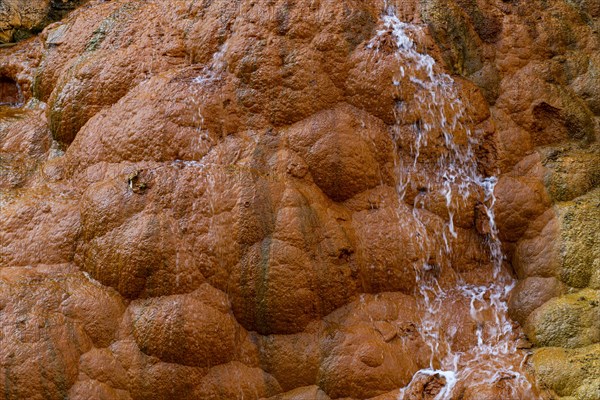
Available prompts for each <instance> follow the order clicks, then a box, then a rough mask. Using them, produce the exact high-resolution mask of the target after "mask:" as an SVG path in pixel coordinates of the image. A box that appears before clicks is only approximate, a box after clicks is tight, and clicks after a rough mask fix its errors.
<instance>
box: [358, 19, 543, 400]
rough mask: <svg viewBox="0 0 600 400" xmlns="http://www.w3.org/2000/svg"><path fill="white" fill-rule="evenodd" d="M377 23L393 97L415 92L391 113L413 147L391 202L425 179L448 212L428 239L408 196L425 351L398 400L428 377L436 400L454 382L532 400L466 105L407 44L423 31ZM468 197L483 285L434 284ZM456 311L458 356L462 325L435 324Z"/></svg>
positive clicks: (419, 204) (488, 181) (490, 186)
mask: <svg viewBox="0 0 600 400" xmlns="http://www.w3.org/2000/svg"><path fill="white" fill-rule="evenodd" d="M382 20H383V25H384V29H383V30H381V31H379V32H378V33H377V36H376V37H375V38H374V39H373V40H372V41H371V42H370V43H369V46H368V47H369V48H371V49H372V50H373V51H374V52H379V51H381V48H380V45H381V44H382V43H387V44H388V45H389V43H390V38H391V39H392V40H391V42H392V43H393V47H394V52H395V53H394V54H395V57H396V59H397V60H398V64H399V67H398V73H397V76H396V77H395V78H394V80H393V81H392V82H390V83H391V84H392V85H394V86H395V87H396V88H397V89H398V91H399V92H402V90H403V88H406V87H407V85H408V86H410V88H411V89H413V90H414V99H415V101H414V102H411V103H410V108H411V109H410V110H408V109H407V106H406V105H405V104H406V103H401V104H400V105H399V106H398V109H397V110H396V112H397V113H396V116H397V121H398V125H397V127H396V128H398V129H400V125H401V122H402V121H403V120H404V118H406V117H407V115H409V114H408V113H411V115H415V114H417V115H418V120H417V122H416V123H415V124H414V126H413V127H412V131H413V133H414V140H413V142H412V145H411V149H410V153H411V156H410V157H409V158H410V161H409V162H407V161H406V158H405V159H404V161H403V160H402V158H401V157H398V160H397V171H398V187H397V191H398V196H399V200H400V201H404V198H405V196H406V194H407V192H408V190H409V189H411V190H414V189H415V187H413V186H414V185H415V183H414V182H415V181H417V179H416V178H417V177H418V176H423V175H425V176H429V179H428V181H427V188H428V193H427V194H428V195H432V196H434V195H439V196H441V198H443V199H444V201H445V208H446V211H447V218H446V221H447V222H446V223H445V227H444V229H443V230H442V231H441V232H437V233H435V234H433V233H431V232H429V231H428V230H427V229H426V221H424V220H422V217H421V215H422V213H421V212H420V211H419V210H421V209H423V208H424V207H425V205H426V204H425V201H424V200H423V199H422V198H421V197H420V195H417V196H416V197H415V200H414V212H413V218H414V220H415V221H414V222H415V226H417V227H418V229H417V232H416V236H415V237H417V238H418V239H417V242H418V246H419V247H420V248H421V250H422V251H423V252H424V253H425V256H424V257H423V259H421V261H419V263H420V265H417V266H416V270H417V274H416V275H417V287H418V293H417V297H418V303H419V307H420V311H421V315H422V317H421V321H419V333H420V335H421V337H422V339H423V340H424V342H425V343H426V344H427V346H428V347H429V350H430V352H431V358H430V362H429V364H430V365H429V366H428V368H425V369H422V370H420V371H418V372H417V373H416V374H415V375H414V376H413V380H412V381H411V382H410V383H409V384H408V385H407V386H406V387H405V388H402V389H401V391H400V394H399V397H398V399H400V400H402V399H405V398H406V397H407V395H408V393H410V390H411V388H412V385H413V384H414V383H415V382H416V381H418V380H419V379H423V378H426V377H428V376H430V377H431V376H433V377H435V378H437V379H438V380H440V381H441V382H443V385H444V386H443V387H442V388H441V389H440V391H439V392H438V393H437V395H436V397H435V399H436V400H444V399H453V398H456V397H457V396H458V393H457V392H458V390H457V389H458V388H459V387H461V385H462V387H463V388H464V387H465V386H468V387H475V386H480V385H482V386H493V385H496V384H498V383H499V382H501V381H503V382H502V384H503V385H504V386H505V387H508V388H509V389H508V391H509V392H510V393H511V396H512V398H513V399H534V398H536V396H535V394H534V392H533V390H532V385H531V383H530V381H529V379H528V377H527V376H526V374H525V373H524V371H523V368H522V364H523V363H522V360H523V357H525V356H526V354H525V353H522V352H520V351H519V350H518V349H517V345H516V338H517V337H516V336H517V335H516V332H514V330H513V323H512V322H511V321H510V319H509V318H508V307H507V297H508V294H509V292H510V290H511V289H512V288H513V286H514V279H513V278H512V276H511V274H510V272H509V271H507V270H506V269H505V268H504V267H503V263H502V260H503V255H502V250H501V243H500V241H499V239H498V234H497V228H496V223H495V219H494V212H493V207H494V203H495V198H494V186H495V184H496V178H495V177H486V176H483V175H482V174H481V173H480V172H479V171H478V163H477V159H476V155H475V151H474V148H475V147H476V146H477V144H478V137H477V136H478V135H477V134H476V133H474V132H471V131H470V129H469V128H468V127H467V126H466V124H465V123H464V122H463V121H465V120H467V119H468V115H467V108H466V106H465V105H464V104H463V103H462V102H461V99H460V97H459V93H458V90H457V88H456V86H457V85H456V83H455V82H454V80H453V79H452V77H451V76H449V75H448V74H445V73H442V72H437V71H436V69H437V66H436V63H435V60H434V59H433V57H431V56H430V55H427V54H422V53H420V52H419V51H418V50H417V46H416V44H415V39H414V38H418V37H422V36H423V35H424V28H423V27H422V26H419V25H414V24H408V23H405V22H402V21H400V20H399V19H398V17H397V16H396V15H395V13H394V10H393V9H391V8H388V10H387V11H386V13H385V14H384V15H383V16H382ZM432 143H442V145H439V144H437V146H438V147H442V148H441V149H437V148H436V152H430V153H428V154H438V155H437V160H435V161H436V162H435V164H434V165H433V167H432V166H431V165H428V168H429V169H428V170H427V172H426V171H425V170H424V164H425V163H426V161H427V160H422V159H421V158H420V156H421V154H422V153H423V151H424V150H426V149H427V146H428V145H431V144H432ZM429 150H431V149H429ZM428 157H430V156H428ZM427 162H429V163H430V161H427ZM430 164H431V163H430ZM432 170H433V171H432ZM432 172H433V173H432ZM473 198H475V199H476V200H477V202H478V203H479V204H480V206H481V208H482V209H483V210H484V211H485V214H486V216H487V224H488V226H487V227H486V228H487V229H485V230H486V232H487V233H486V235H485V238H484V240H485V243H486V247H487V250H488V252H489V255H490V260H491V262H490V265H489V266H488V268H489V269H490V274H489V282H488V283H484V284H481V283H478V284H473V283H469V282H467V279H463V277H461V275H460V273H454V275H455V279H454V280H452V281H451V283H449V282H446V281H444V282H442V281H438V279H437V277H436V274H433V273H432V271H433V270H435V268H436V266H433V265H430V259H432V258H433V259H436V257H437V259H440V258H441V259H443V260H444V261H443V262H442V263H441V264H442V265H441V266H440V267H439V268H452V265H451V261H450V256H451V255H452V254H453V252H454V251H455V250H454V248H453V242H454V239H456V238H457V236H458V234H457V230H456V229H457V228H456V227H455V221H454V218H455V215H456V214H457V212H458V210H459V209H460V207H461V206H465V205H466V204H469V203H468V202H469V201H472V200H473ZM436 244H442V245H441V250H435V249H436V248H438V249H439V248H440V246H436ZM434 253H435V254H434ZM456 304H458V306H459V307H460V306H461V305H462V306H463V307H464V308H465V309H466V310H467V311H468V312H466V313H465V314H466V315H468V316H465V318H471V319H472V322H473V325H472V326H475V327H476V331H475V334H474V340H473V343H470V346H471V347H470V348H468V349H467V350H465V348H464V346H463V347H462V348H461V350H457V349H456V347H457V346H456V345H455V343H454V339H455V338H456V337H457V336H460V335H461V334H464V332H461V331H460V330H461V328H462V327H460V326H453V327H452V328H451V329H449V331H446V330H445V329H448V328H447V327H446V328H444V318H445V317H447V313H448V312H449V311H448V310H454V307H455V306H454V305H456ZM450 312H452V311H450ZM504 393H506V392H504Z"/></svg>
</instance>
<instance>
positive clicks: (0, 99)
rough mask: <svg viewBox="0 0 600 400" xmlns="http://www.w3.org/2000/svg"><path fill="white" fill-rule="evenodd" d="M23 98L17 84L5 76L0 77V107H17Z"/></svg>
mask: <svg viewBox="0 0 600 400" xmlns="http://www.w3.org/2000/svg"><path fill="white" fill-rule="evenodd" d="M22 103H23V96H22V94H21V88H20V87H19V84H18V83H17V82H15V81H14V80H13V79H11V78H8V77H6V76H0V106H19V105H21V104H22Z"/></svg>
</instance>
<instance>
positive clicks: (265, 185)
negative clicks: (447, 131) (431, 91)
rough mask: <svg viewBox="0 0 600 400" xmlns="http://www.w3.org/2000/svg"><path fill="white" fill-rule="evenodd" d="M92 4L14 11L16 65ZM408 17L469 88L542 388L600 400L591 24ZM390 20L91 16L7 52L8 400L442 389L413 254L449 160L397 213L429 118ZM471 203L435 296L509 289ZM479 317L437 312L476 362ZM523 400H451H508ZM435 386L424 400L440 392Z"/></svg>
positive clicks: (451, 306)
mask: <svg viewBox="0 0 600 400" xmlns="http://www.w3.org/2000/svg"><path fill="white" fill-rule="evenodd" d="M75 3H77V2H64V1H63V2H58V1H52V2H50V1H48V2H23V1H17V0H10V1H6V2H2V4H1V5H0V16H2V18H1V19H0V42H7V41H13V40H15V39H23V38H24V37H21V36H19V35H22V34H24V33H27V32H36V31H38V30H40V29H42V27H43V26H45V25H46V24H48V23H50V22H51V20H54V19H56V18H58V17H60V16H62V14H63V11H65V10H67V9H68V8H70V7H72V6H73V5H74V4H75ZM389 3H394V2H389ZM395 5H396V8H397V14H398V16H399V17H400V19H402V20H405V21H409V22H414V23H417V24H422V25H423V26H427V27H428V28H427V29H426V30H424V31H423V32H424V34H423V35H422V36H423V37H417V38H415V41H416V42H417V46H418V48H419V49H420V50H421V51H423V52H427V53H428V54H431V55H432V56H433V57H434V58H435V59H436V62H437V63H438V65H439V68H440V69H441V70H444V71H446V72H448V73H451V74H453V77H454V80H455V81H456V87H457V91H458V98H459V99H460V100H461V101H462V102H463V104H465V106H466V107H467V115H465V116H464V117H463V119H464V120H463V121H461V123H463V124H465V126H467V127H469V128H470V129H471V130H472V131H473V132H474V134H475V136H476V137H477V138H478V143H476V144H474V154H473V156H474V157H476V158H477V160H478V165H477V168H478V169H480V170H481V171H484V172H485V174H497V175H499V180H498V183H497V185H496V190H495V194H496V198H497V200H496V209H495V210H496V217H497V218H496V219H497V224H498V228H499V234H500V238H501V239H502V241H503V246H504V250H505V254H506V256H507V261H508V262H510V263H511V264H512V267H513V268H514V271H515V275H516V276H517V277H518V279H519V282H518V284H517V285H516V287H515V289H514V290H513V293H512V295H511V299H510V302H509V308H510V314H511V316H512V317H513V318H514V319H515V321H518V322H519V323H520V324H522V325H523V327H524V328H525V329H524V330H525V332H526V333H527V334H528V337H529V340H530V341H531V342H532V343H533V345H535V346H537V347H538V348H537V349H535V350H533V352H534V354H533V357H532V370H533V371H534V372H535V376H536V377H537V378H538V380H539V382H540V383H541V384H542V387H543V388H544V389H548V390H549V394H548V396H549V397H550V398H551V396H554V397H563V398H565V399H569V400H571V399H584V400H597V399H599V398H600V386H598V385H599V383H598V380H597V378H595V377H596V376H598V374H599V373H600V372H598V365H597V364H598V362H597V360H598V359H599V358H598V343H599V342H600V326H599V325H598V323H599V321H600V311H599V310H600V306H598V301H600V300H599V299H598V291H599V290H600V264H599V262H600V261H599V260H600V254H598V251H599V249H600V243H599V242H598V238H599V236H598V231H599V230H600V226H599V223H600V192H599V190H600V189H599V184H600V172H599V171H600V170H599V165H600V163H599V162H598V160H599V159H600V148H599V147H598V139H599V136H600V129H599V118H600V93H599V87H600V85H599V81H598V71H599V70H600V58H599V57H598V56H597V54H600V49H599V43H598V42H599V38H598V33H597V32H598V29H600V19H599V18H600V8H599V7H598V6H597V5H596V3H595V2H594V1H591V0H582V1H567V0H548V1H531V2H525V1H510V2H509V1H500V0H478V1H463V0H452V1H437V0H423V1H419V2H417V1H396V2H395ZM382 7H383V2H380V1H375V0H374V1H368V2H366V1H345V2H340V1H311V2H290V1H284V0H277V1H262V0H258V1H244V2H232V1H226V0H219V1H212V2H198V1H185V2H184V1H175V2H173V1H166V0H165V1H163V0H155V1H147V2H140V1H128V0H113V1H91V2H89V4H87V5H85V6H82V7H79V8H77V9H75V10H74V11H72V12H71V13H70V14H69V16H68V17H67V18H66V19H64V20H62V21H60V22H57V23H55V24H52V25H50V26H48V27H47V28H45V30H44V31H43V32H41V33H40V34H39V35H38V36H36V37H35V38H31V39H29V40H25V41H22V42H20V43H19V44H17V45H15V46H11V47H2V48H0V103H3V102H5V101H3V99H8V98H9V97H11V98H13V97H14V88H15V87H18V88H19V89H20V91H21V93H20V96H21V99H20V100H22V101H23V102H24V103H25V105H24V106H23V107H21V108H20V109H8V108H0V214H1V216H0V245H1V247H0V326H1V327H2V332H1V333H0V341H1V342H2V343H1V344H0V360H1V362H0V370H1V373H2V374H3V375H2V376H4V377H5V378H4V379H0V389H1V391H2V393H4V394H5V397H6V398H7V399H24V398H27V399H62V398H71V399H89V398H94V399H96V398H97V399H107V400H108V399H119V400H120V399H123V400H125V399H127V400H134V399H242V398H243V399H259V398H267V399H272V400H292V399H294V400H298V399H306V400H314V399H319V400H321V399H322V400H326V399H367V398H372V399H379V400H384V399H385V400H387V399H394V398H397V397H398V395H399V394H400V391H399V390H400V388H402V387H404V386H406V385H407V384H408V383H409V382H410V381H411V379H412V377H413V374H414V373H415V372H416V371H418V370H419V369H422V368H426V367H428V366H429V362H430V356H431V354H430V350H429V348H428V347H427V346H426V345H425V343H423V340H422V337H421V336H420V335H419V334H418V330H419V329H420V327H419V326H418V324H417V321H418V320H419V315H420V314H419V313H420V312H421V311H420V310H419V309H418V307H417V305H416V300H415V296H414V295H415V290H416V286H417V283H416V276H417V271H416V268H420V267H421V266H422V264H419V263H418V260H420V259H421V258H423V257H424V254H426V253H427V254H443V248H444V244H443V243H442V242H440V243H432V244H431V246H432V248H431V249H423V248H422V246H420V244H422V242H420V241H419V240H418V237H417V235H416V234H415V232H417V233H418V232H422V231H420V230H421V229H425V230H426V231H428V232H431V233H433V232H439V231H440V230H441V229H443V227H444V224H446V223H448V213H447V209H446V208H445V199H444V198H443V196H440V195H439V194H436V192H435V191H434V190H430V189H432V188H429V187H428V184H429V182H431V181H432V180H431V174H433V173H434V169H435V168H434V164H435V162H436V160H437V157H438V156H439V153H440V148H442V147H443V146H444V144H443V143H444V142H443V138H441V137H439V138H436V139H435V140H433V142H432V143H429V144H428V145H427V146H424V147H423V148H422V149H421V153H420V156H419V159H418V163H419V165H421V166H423V171H425V172H423V173H422V174H421V175H420V176H416V177H415V181H414V182H411V185H409V187H408V188H407V193H406V196H405V197H404V200H403V201H401V200H399V196H398V193H397V184H398V176H397V168H398V163H410V162H412V161H413V160H412V159H411V157H410V153H411V149H412V148H413V146H414V136H413V131H412V130H411V129H412V128H411V127H413V126H419V124H420V123H422V121H421V120H420V117H419V115H418V111H419V110H423V107H424V106H423V105H422V104H419V99H418V98H417V97H415V93H414V90H415V89H414V87H413V86H411V85H409V84H408V83H407V82H408V79H407V78H406V79H405V80H404V81H402V82H400V84H399V85H400V86H401V87H402V90H398V88H397V87H396V86H394V85H393V84H392V81H393V80H394V79H395V78H396V76H397V72H398V70H399V67H400V66H401V63H400V62H399V60H398V58H397V57H396V54H395V53H394V51H391V50H390V48H389V47H390V44H389V43H386V39H385V37H386V36H385V35H383V36H377V33H376V32H377V31H378V30H380V29H382V28H381V21H380V16H381V13H382ZM15 10H19V11H20V12H21V14H22V18H21V19H20V20H18V21H17V19H18V18H17V17H16V15H17V14H16V13H15ZM53 10H54V11H53ZM56 10H59V11H56ZM59 14H60V15H59ZM376 36H377V38H378V40H379V41H380V42H377V43H375V42H374V41H373V40H372V39H373V38H374V37H376ZM374 43H375V44H374ZM374 46H375V48H377V51H376V52H375V51H374V50H373V47H374ZM436 68H437V67H436ZM17 85H18V86H17ZM12 102H13V101H11V103H12ZM400 106H402V107H404V108H405V109H407V110H414V112H412V113H411V112H407V113H404V114H402V115H403V117H402V118H404V119H403V120H401V121H397V116H398V110H399V108H398V107H400ZM397 122H399V124H398V125H396V123H397ZM458 140H461V138H458ZM417 201H420V202H422V204H423V207H422V208H419V209H418V210H417V209H416V208H415V207H414V206H415V204H416V202H417ZM480 206H481V205H480V204H477V203H476V200H475V195H473V196H471V197H469V198H468V199H467V200H466V201H465V202H464V204H463V205H461V207H460V208H459V209H458V210H457V212H456V215H454V222H455V224H456V232H457V236H456V238H450V240H451V241H452V245H453V246H454V248H455V249H456V250H457V251H456V252H455V254H453V255H452V257H451V260H449V261H446V262H444V261H443V260H442V259H441V256H439V257H437V258H436V257H432V259H431V260H427V261H428V263H429V264H430V265H431V268H432V270H431V273H432V274H439V279H440V280H441V281H444V282H448V281H452V280H453V279H455V277H456V275H457V274H461V277H462V278H463V279H464V280H466V281H468V282H481V281H486V279H487V281H489V279H490V278H489V277H490V276H492V273H491V269H490V255H489V254H488V253H487V250H486V249H487V247H486V246H485V240H484V235H485V234H486V233H489V232H486V229H489V227H488V226H487V225H486V224H485V223H484V222H482V221H483V217H482V213H483V212H482V211H481V207H480ZM415 212H418V213H420V217H421V220H423V221H427V224H426V227H424V228H422V227H420V226H418V225H417V224H416V223H415V218H414V217H413V215H414V214H413V213H415ZM429 264H428V265H429ZM469 312H470V305H469V304H468V302H459V301H456V302H452V301H450V300H449V301H448V304H447V310H444V313H445V314H446V315H447V317H446V318H445V319H444V320H443V321H444V322H443V323H444V327H443V329H444V331H445V332H448V336H451V343H452V346H453V347H454V348H455V350H458V351H460V350H461V349H465V348H468V347H469V346H470V345H472V344H473V343H475V342H476V340H477V338H476V331H477V329H478V328H477V326H476V324H475V323H474V322H473V320H472V319H470V318H469ZM457 332H458V333H457ZM436 362H437V361H436ZM510 379H511V378H510V377H500V378H499V379H497V381H495V382H494V383H493V384H490V385H489V386H486V387H480V386H475V387H469V386H468V385H466V386H464V385H463V386H460V385H459V390H458V391H459V392H460V393H459V394H458V395H460V396H461V397H460V398H462V399H465V400H469V399H471V400H475V399H478V400H481V399H488V398H489V399H498V398H511V397H512V398H514V397H515V395H514V393H511V392H510V385H509V384H507V382H510ZM417 380H418V382H416V384H415V385H413V386H411V390H412V391H411V392H410V393H405V396H406V398H410V399H433V398H435V396H436V395H437V394H438V393H439V391H440V390H441V388H442V387H443V385H444V382H443V378H441V377H440V376H437V377H436V376H429V377H427V376H420V377H419V378H417Z"/></svg>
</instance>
